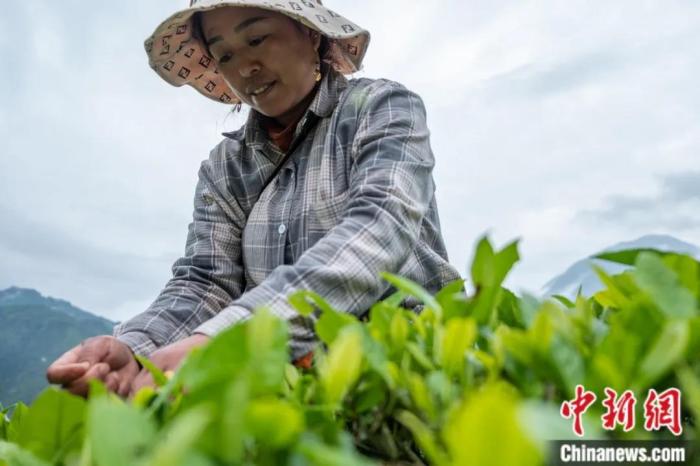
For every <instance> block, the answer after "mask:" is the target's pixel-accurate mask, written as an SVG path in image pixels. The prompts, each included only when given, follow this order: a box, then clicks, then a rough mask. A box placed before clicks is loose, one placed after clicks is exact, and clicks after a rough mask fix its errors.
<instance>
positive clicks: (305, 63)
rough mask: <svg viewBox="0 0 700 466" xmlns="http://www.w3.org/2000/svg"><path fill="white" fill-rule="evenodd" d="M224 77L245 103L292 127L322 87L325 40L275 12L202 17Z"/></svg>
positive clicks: (228, 10) (242, 10)
mask: <svg viewBox="0 0 700 466" xmlns="http://www.w3.org/2000/svg"><path fill="white" fill-rule="evenodd" d="M201 23H202V31H203V34H204V39H205V40H206V41H207V44H208V45H209V50H210V52H211V54H212V56H213V58H214V60H216V61H217V64H218V65H217V66H218V68H219V72H220V73H222V74H223V76H224V79H225V80H226V82H227V83H228V84H229V86H231V88H232V89H233V91H234V92H235V93H236V95H237V96H238V97H239V98H240V100H241V101H242V102H243V103H246V104H248V105H250V106H251V107H253V108H254V109H255V110H257V111H258V112H260V113H262V114H263V115H266V116H268V117H271V118H275V119H277V120H278V121H279V122H280V123H282V124H285V125H286V124H288V121H285V120H289V119H290V118H293V117H291V116H292V115H294V114H295V113H297V112H296V111H297V110H298V109H297V106H298V105H299V104H300V103H301V102H302V101H303V100H304V98H305V97H306V96H307V95H308V94H309V92H311V90H312V89H313V88H314V85H315V84H316V80H315V70H316V63H317V62H318V53H317V49H318V46H319V44H320V35H318V34H317V33H315V31H313V32H312V30H311V29H308V28H305V27H299V26H298V25H296V24H295V23H294V20H292V19H291V18H289V17H287V16H285V15H283V14H281V13H277V12H274V11H269V10H263V9H260V8H248V7H223V8H217V9H215V10H210V11H206V12H204V13H202V17H201Z"/></svg>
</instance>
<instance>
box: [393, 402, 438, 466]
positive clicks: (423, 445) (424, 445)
mask: <svg viewBox="0 0 700 466" xmlns="http://www.w3.org/2000/svg"><path fill="white" fill-rule="evenodd" d="M396 420H397V421H399V422H400V423H401V424H403V425H404V426H406V428H407V429H408V430H409V431H411V434H412V435H413V438H414V439H415V440H416V444H417V445H418V446H419V447H420V449H421V450H423V452H424V453H425V455H426V456H427V457H428V460H429V461H430V464H432V465H435V466H440V465H447V464H450V463H449V461H448V458H447V457H446V455H445V453H444V451H443V450H442V449H441V448H440V447H439V446H438V442H437V439H436V438H435V434H433V432H432V431H431V430H430V428H429V427H428V426H426V425H425V424H424V423H423V421H421V420H420V419H419V418H418V417H417V416H416V415H415V414H413V413H412V412H410V411H406V410H402V411H399V412H398V413H397V415H396Z"/></svg>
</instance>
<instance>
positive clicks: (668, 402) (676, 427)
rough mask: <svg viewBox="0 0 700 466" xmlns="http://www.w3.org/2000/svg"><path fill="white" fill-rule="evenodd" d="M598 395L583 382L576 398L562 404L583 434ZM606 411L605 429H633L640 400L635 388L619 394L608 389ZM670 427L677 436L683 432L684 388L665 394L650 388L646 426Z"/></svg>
mask: <svg viewBox="0 0 700 466" xmlns="http://www.w3.org/2000/svg"><path fill="white" fill-rule="evenodd" d="M595 400H596V396H595V394H594V393H593V392H590V391H587V390H586V389H584V388H583V385H576V397H575V398H574V399H573V400H568V401H564V402H563V403H562V404H561V409H560V412H561V415H562V416H563V417H564V418H565V419H570V418H572V417H573V420H574V426H573V429H574V433H575V434H576V435H578V436H579V437H582V436H583V423H582V416H583V414H584V413H585V412H586V410H587V409H588V408H590V407H591V405H593V403H594V402H595ZM602 404H603V407H604V408H605V412H604V413H603V415H602V416H601V417H600V419H601V421H602V424H603V428H604V429H606V430H614V429H615V428H616V427H617V426H622V428H623V430H624V431H625V432H629V431H630V430H632V429H633V428H634V426H635V406H636V404H637V399H636V398H635V396H634V393H632V391H631V390H625V391H624V392H623V393H622V394H621V395H619V396H618V394H617V392H616V391H615V390H613V389H612V388H607V387H606V388H605V398H604V399H603V401H602ZM664 427H665V428H667V429H668V430H670V431H671V432H672V433H673V434H674V435H681V433H682V432H683V427H682V426H681V391H680V390H679V389H677V388H669V389H668V390H665V391H663V392H661V393H657V392H656V390H654V389H653V388H652V389H649V392H648V395H647V398H646V400H645V401H644V428H645V429H646V430H648V431H653V430H660V429H662V428H664Z"/></svg>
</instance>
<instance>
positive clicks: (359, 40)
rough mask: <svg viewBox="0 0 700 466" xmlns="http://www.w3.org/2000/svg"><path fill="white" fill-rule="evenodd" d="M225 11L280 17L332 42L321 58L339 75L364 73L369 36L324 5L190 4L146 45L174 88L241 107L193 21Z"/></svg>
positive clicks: (202, 0) (252, 0)
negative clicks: (251, 10) (189, 89)
mask: <svg viewBox="0 0 700 466" xmlns="http://www.w3.org/2000/svg"><path fill="white" fill-rule="evenodd" d="M227 6H237V7H255V8H262V9H265V10H271V11H276V12H278V13H282V14H283V15H286V16H288V17H290V18H292V19H294V20H296V21H298V22H300V23H301V24H303V25H304V26H307V27H309V28H311V29H314V30H316V31H318V32H319V33H321V34H323V35H325V36H326V37H327V38H328V51H327V53H326V56H325V57H322V58H324V60H325V61H326V62H328V63H329V64H330V65H331V66H332V67H333V68H334V69H335V70H336V71H338V72H340V73H342V74H350V73H354V72H356V71H358V70H360V69H361V68H362V60H363V58H364V56H365V53H366V51H367V46H368V45H369V40H370V34H369V32H368V31H367V30H365V29H363V28H361V27H360V26H358V25H357V24H355V23H353V22H352V21H350V20H348V19H347V18H345V17H344V16H341V15H339V14H338V13H336V12H334V11H332V10H330V9H328V8H326V7H324V6H323V5H322V4H321V1H320V0H295V1H285V2H270V1H266V0H233V1H221V0H191V1H190V6H189V8H186V9H184V10H181V11H178V12H176V13H174V14H173V15H171V16H170V17H168V19H166V20H165V21H163V22H162V23H161V24H160V25H159V26H158V27H157V28H156V30H155V31H154V32H153V34H152V35H151V36H150V37H148V39H146V41H145V42H144V47H145V48H146V53H147V54H148V64H149V66H150V67H151V68H152V69H153V70H154V71H155V72H156V73H158V75H159V76H160V77H161V78H163V79H164V80H165V81H166V82H168V83H169V84H172V85H173V86H178V87H179V86H183V85H185V84H187V85H190V86H192V87H194V88H195V89H197V90H198V91H199V92H200V93H201V94H202V95H204V96H206V97H209V98H210V99H213V100H216V101H217V102H222V103H225V104H237V103H239V102H240V101H239V99H238V97H237V96H236V94H235V93H234V92H233V90H232V89H231V87H230V86H229V85H228V84H227V83H226V81H225V80H224V79H223V76H222V75H221V73H219V71H218V69H217V67H216V63H215V62H214V60H213V59H212V58H211V57H210V56H209V54H208V53H207V48H206V46H205V44H204V43H203V39H202V38H201V33H199V31H198V30H197V28H196V26H195V24H194V21H193V17H194V15H195V13H199V12H203V11H208V10H213V9H215V8H222V7H227Z"/></svg>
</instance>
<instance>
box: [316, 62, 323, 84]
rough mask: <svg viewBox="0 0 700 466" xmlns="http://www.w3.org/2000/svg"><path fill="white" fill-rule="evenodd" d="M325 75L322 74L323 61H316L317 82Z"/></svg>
mask: <svg viewBox="0 0 700 466" xmlns="http://www.w3.org/2000/svg"><path fill="white" fill-rule="evenodd" d="M322 77H323V75H321V63H318V62H317V63H316V71H315V74H314V79H316V82H319V81H320V80H321V78H322Z"/></svg>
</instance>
